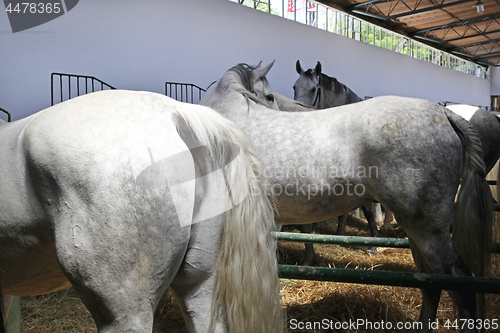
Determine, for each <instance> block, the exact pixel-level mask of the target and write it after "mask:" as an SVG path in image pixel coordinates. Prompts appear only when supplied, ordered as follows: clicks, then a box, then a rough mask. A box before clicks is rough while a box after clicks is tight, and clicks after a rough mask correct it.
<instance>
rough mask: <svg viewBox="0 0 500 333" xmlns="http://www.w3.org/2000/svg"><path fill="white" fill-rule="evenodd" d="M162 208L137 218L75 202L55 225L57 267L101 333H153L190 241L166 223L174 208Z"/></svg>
mask: <svg viewBox="0 0 500 333" xmlns="http://www.w3.org/2000/svg"><path fill="white" fill-rule="evenodd" d="M68 201H69V200H68ZM164 206H165V207H164ZM164 206H161V207H160V206H159V207H156V209H152V210H151V212H149V209H150V207H149V206H148V207H144V208H142V207H138V208H137V209H136V210H134V212H135V213H136V214H138V215H137V216H133V215H132V214H127V212H125V211H123V209H126V208H123V209H120V208H118V205H117V206H116V207H113V208H110V209H111V210H113V209H119V211H121V213H119V212H117V211H111V214H110V215H108V214H98V215H95V214H93V213H91V212H89V211H88V210H86V209H85V203H81V205H80V204H79V203H78V202H77V201H76V200H73V201H72V208H71V210H67V209H62V211H61V212H60V214H59V216H58V218H56V219H55V220H56V221H58V223H57V224H56V228H55V245H56V255H57V257H58V261H59V264H60V266H61V268H62V270H63V271H64V273H65V274H66V276H67V277H68V279H69V280H70V282H71V283H72V285H73V286H74V288H75V290H76V291H77V293H78V295H79V296H80V298H81V300H82V302H83V304H84V305H85V306H86V307H87V309H88V310H89V312H90V314H91V315H92V318H93V319H94V322H95V324H96V326H97V329H98V332H99V333H123V332H134V333H146V332H147V333H151V331H152V328H153V319H154V310H155V307H156V305H157V303H158V301H159V299H160V298H161V294H162V293H163V291H164V290H165V289H166V288H167V286H168V284H169V283H170V281H171V280H172V279H173V277H174V276H175V274H176V272H177V270H178V268H179V266H180V265H181V262H182V259H183V257H184V254H185V250H186V248H187V245H188V239H189V230H188V229H186V228H184V229H183V228H181V227H180V225H178V222H177V221H173V219H170V218H164V217H165V216H169V215H165V214H164V213H165V211H163V210H167V209H168V207H169V206H170V205H168V204H167V203H165V205H164ZM156 214H158V215H156ZM136 218H138V219H140V222H139V221H138V220H136ZM155 221H162V223H161V224H154V223H155ZM141 223H142V224H141ZM177 225H178V227H177ZM153 226H154V227H153Z"/></svg>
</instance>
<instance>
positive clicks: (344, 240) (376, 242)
mask: <svg viewBox="0 0 500 333" xmlns="http://www.w3.org/2000/svg"><path fill="white" fill-rule="evenodd" d="M272 234H273V237H274V238H276V239H277V240H283V241H292V242H302V243H304V242H306V243H320V244H321V243H322V244H340V245H358V246H359V245H362V246H375V247H394V248H400V249H409V248H410V242H409V241H408V239H406V238H383V237H358V236H339V235H318V234H298V233H294V232H273V233H272ZM491 252H492V253H500V244H499V243H495V244H493V248H492V250H491Z"/></svg>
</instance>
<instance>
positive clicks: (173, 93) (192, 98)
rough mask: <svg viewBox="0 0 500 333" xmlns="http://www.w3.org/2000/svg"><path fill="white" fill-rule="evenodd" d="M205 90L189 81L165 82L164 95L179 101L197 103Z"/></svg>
mask: <svg viewBox="0 0 500 333" xmlns="http://www.w3.org/2000/svg"><path fill="white" fill-rule="evenodd" d="M205 91H206V90H205V89H203V88H200V87H198V86H197V85H195V84H191V83H179V82H165V95H167V96H168V97H171V98H173V99H175V100H177V101H179V102H184V103H191V104H198V103H199V102H200V100H201V97H202V96H203V93H204V92H205Z"/></svg>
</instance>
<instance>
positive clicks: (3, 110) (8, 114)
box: [0, 108, 12, 123]
mask: <svg viewBox="0 0 500 333" xmlns="http://www.w3.org/2000/svg"><path fill="white" fill-rule="evenodd" d="M0 111H2V112H4V113H6V114H7V121H8V122H9V123H10V121H11V120H12V117H11V116H10V113H9V112H7V110H5V109H2V108H0Z"/></svg>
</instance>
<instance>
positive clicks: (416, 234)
mask: <svg viewBox="0 0 500 333" xmlns="http://www.w3.org/2000/svg"><path fill="white" fill-rule="evenodd" d="M269 68H270V67H269V66H265V67H258V68H253V67H251V66H248V65H238V66H235V67H233V68H231V69H229V70H228V71H227V72H226V73H225V74H224V75H223V76H222V78H221V79H220V80H219V81H218V82H217V83H216V84H214V85H212V87H210V89H209V90H208V91H207V92H206V93H205V96H204V97H203V99H202V101H201V103H202V104H205V105H208V106H211V107H213V108H214V109H215V110H217V111H219V112H220V113H221V114H222V115H224V116H226V117H228V118H229V119H231V120H233V121H234V122H235V123H236V124H237V125H239V126H240V128H242V129H243V131H244V132H245V133H246V134H247V135H248V136H249V137H250V139H251V141H252V143H253V144H254V146H255V148H256V150H257V152H258V153H259V155H260V156H261V158H262V160H263V161H264V163H265V165H266V167H265V170H264V172H265V175H266V176H268V177H270V184H269V185H268V186H267V191H268V193H272V194H274V195H276V202H277V207H278V213H277V216H276V220H277V222H278V223H280V224H303V223H314V222H318V221H324V220H326V219H328V218H330V217H334V216H339V215H342V214H346V213H347V212H349V211H351V210H352V209H354V208H357V207H359V206H361V205H363V204H365V203H368V202H372V201H374V200H376V201H378V202H380V203H381V204H383V205H385V206H386V207H388V208H389V209H390V210H392V211H393V212H394V215H395V216H396V218H397V220H398V223H400V225H401V226H402V227H403V228H404V229H405V230H406V233H407V234H408V237H409V240H410V245H411V250H412V253H413V256H414V258H415V262H416V264H417V267H418V270H419V271H420V272H428V273H430V272H432V273H437V274H452V275H471V274H472V273H471V269H470V268H469V267H468V266H470V267H471V268H472V269H473V271H474V272H475V274H476V275H480V274H482V272H483V271H484V269H486V268H487V267H489V264H488V261H487V259H488V254H489V251H490V248H491V247H490V244H491V228H492V227H491V223H492V215H493V207H492V206H493V202H492V198H491V193H490V191H489V188H488V184H487V182H486V181H485V180H484V177H485V173H484V163H483V160H482V158H481V154H482V151H481V147H480V144H479V140H478V138H477V133H476V132H475V130H474V129H473V128H472V126H471V125H470V124H469V123H468V122H467V121H465V120H464V119H463V118H461V117H459V116H457V115H455V114H454V113H452V112H451V111H449V110H447V109H446V108H444V107H442V106H439V105H437V104H434V103H431V102H429V101H425V100H420V99H412V98H402V97H394V96H387V97H380V98H373V99H371V100H368V101H363V102H360V103H355V104H349V105H345V106H342V107H338V108H333V109H326V110H318V111H311V112H283V111H278V110H276V109H277V106H276V101H275V97H274V95H273V93H272V90H271V89H270V87H268V86H266V87H265V89H264V90H263V91H264V93H263V94H255V91H254V90H252V89H250V88H251V87H255V86H256V82H257V81H260V84H262V83H263V84H264V85H265V84H266V83H267V81H263V80H264V79H265V77H264V75H265V73H267V71H268V70H269ZM264 72H265V73H264ZM263 73H264V74H263ZM252 82H253V83H252ZM273 108H274V109H273ZM461 178H462V186H461V191H460V194H459V197H458V203H457V205H456V207H457V211H454V210H455V196H456V192H457V188H458V185H459V182H460V179H461ZM452 224H453V237H454V241H455V244H457V245H454V242H452V240H451V236H450V228H451V227H452ZM464 243H466V244H467V245H466V246H470V247H469V248H467V247H465V246H464ZM455 246H457V247H458V251H457V249H456V247H455ZM466 248H467V249H466ZM459 253H460V254H459ZM422 294H423V302H422V309H421V314H420V321H421V322H422V324H423V330H424V331H431V327H429V326H428V324H429V323H430V322H433V321H434V320H435V317H436V312H437V306H438V304H439V299H440V295H441V290H422ZM449 294H450V295H451V297H452V299H453V300H454V302H455V304H456V305H457V307H458V309H459V314H460V317H461V318H462V319H475V318H476V317H477V313H476V296H475V293H474V292H473V291H470V290H465V291H449ZM467 329H468V328H465V330H467ZM471 331H476V330H475V329H472V330H471Z"/></svg>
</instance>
